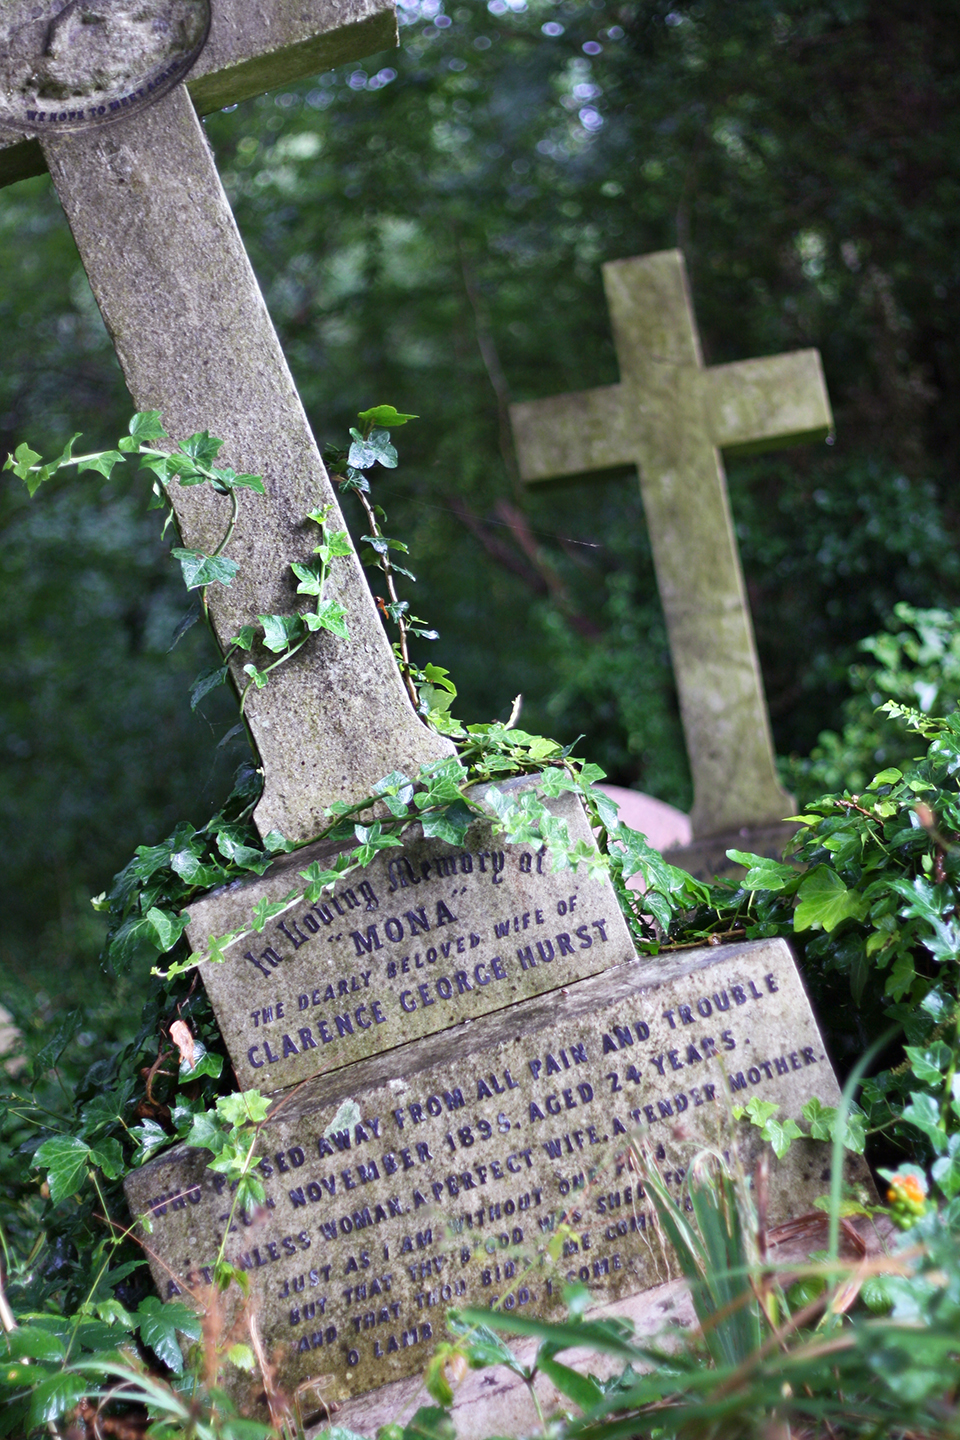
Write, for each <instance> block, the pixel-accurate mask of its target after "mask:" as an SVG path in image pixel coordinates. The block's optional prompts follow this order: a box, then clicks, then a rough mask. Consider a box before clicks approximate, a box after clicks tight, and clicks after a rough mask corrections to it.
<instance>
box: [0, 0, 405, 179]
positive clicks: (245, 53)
mask: <svg viewBox="0 0 960 1440" xmlns="http://www.w3.org/2000/svg"><path fill="white" fill-rule="evenodd" d="M396 44H397V21H396V10H395V7H394V5H393V3H392V0H313V3H304V0H258V3H257V4H256V5H251V4H249V3H248V0H216V3H215V4H213V6H212V16H211V24H210V34H209V37H208V39H207V42H206V44H205V46H204V48H203V51H202V52H201V54H200V57H199V59H198V60H197V62H196V63H195V65H194V67H193V69H192V70H191V72H190V75H189V78H188V84H187V89H188V91H189V94H190V98H191V100H192V101H193V104H194V106H195V107H196V110H197V112H198V113H199V114H200V115H208V114H209V113H210V112H211V111H213V110H219V109H221V108H222V107H223V106H225V105H235V104H237V103H238V102H239V101H241V100H246V99H249V98H250V97H251V96H252V95H259V94H262V93H263V92H264V91H265V90H271V89H274V88H275V87H276V86H278V85H284V84H292V83H294V82H295V81H297V80H300V79H303V78H304V77H305V76H308V75H318V74H319V73H320V72H321V71H322V70H329V69H330V68H331V67H332V66H334V65H342V64H344V63H345V62H346V61H348V60H359V59H360V58H361V57H362V56H364V55H372V54H375V53H376V52H377V51H378V50H387V49H392V48H393V47H394V46H395V45H396ZM45 168H46V162H45V160H44V158H43V152H42V150H41V148H40V145H39V144H38V142H37V141H36V140H34V139H31V138H29V137H28V136H27V135H26V134H24V135H18V134H11V133H10V132H0V186H2V185H9V184H11V183H13V182H14V181H16V180H23V179H26V178H27V177H28V176H30V175H42V174H43V172H44V170H45Z"/></svg>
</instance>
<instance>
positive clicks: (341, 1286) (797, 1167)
mask: <svg viewBox="0 0 960 1440" xmlns="http://www.w3.org/2000/svg"><path fill="white" fill-rule="evenodd" d="M724 1075H726V1076H728V1077H729V1083H730V1086H731V1089H732V1090H733V1092H734V1098H735V1099H736V1100H738V1101H742V1100H746V1099H747V1098H748V1097H749V1096H750V1095H753V1094H756V1095H759V1096H761V1097H762V1098H763V1099H766V1100H773V1101H776V1102H777V1103H779V1104H780V1105H781V1106H782V1107H783V1114H784V1115H790V1116H795V1117H798V1116H799V1114H800V1110H801V1107H802V1106H803V1104H804V1103H805V1102H806V1101H807V1100H808V1099H810V1098H811V1097H813V1096H819V1097H820V1099H821V1100H822V1101H823V1102H824V1103H826V1104H836V1103H837V1101H838V1090H837V1086H836V1081H835V1079H834V1076H833V1073H832V1071H831V1069H830V1065H829V1062H828V1060H827V1058H826V1056H825V1054H824V1050H823V1045H822V1042H821V1040H820V1036H819V1034H818V1031H817V1027H816V1024H815V1022H814V1019H813V1015H812V1013H811V1011H810V1007H809V1004H808V1002H807V1000H806V997H805V995H804V993H803V989H802V987H801V984H800V981H799V979H798V976H797V972H796V967H795V965H794V962H793V960H792V957H791V955H790V952H789V949H788V947H787V946H786V944H785V942H783V941H781V940H773V941H760V942H756V943H754V944H749V945H739V946H730V947H726V948H716V947H714V948H706V949H703V950H700V951H696V952H692V953H690V952H688V953H686V954H684V955H682V956H680V957H670V958H660V959H659V960H657V961H652V962H641V961H637V962H636V963H634V964H631V965H624V966H619V967H617V968H616V969H615V970H612V971H609V972H607V973H606V974H604V975H599V976H595V977H593V978H590V979H586V980H581V981H579V982H578V983H576V984H574V985H571V986H569V987H568V988H567V989H566V990H565V991H561V992H553V993H551V994H549V995H544V996H540V997H538V998H536V999H532V1000H528V1001H526V1002H524V1003H523V1004H521V1005H519V1006H516V1007H513V1008H512V1009H511V1010H509V1011H500V1012H498V1013H497V1014H493V1015H486V1016H483V1017H482V1018H480V1019H478V1020H475V1021H472V1022H468V1023H467V1024H465V1025H464V1026H462V1027H460V1028H459V1029H457V1030H454V1031H447V1032H445V1033H444V1034H441V1035H435V1036H431V1037H429V1038H427V1039H423V1040H420V1041H418V1042H416V1043H415V1044H413V1045H408V1046H406V1047H405V1048H404V1049H403V1050H399V1051H393V1052H391V1053H387V1054H382V1055H378V1056H376V1057H374V1058H371V1059H368V1060H364V1061H360V1062H358V1063H357V1064H355V1065H351V1066H350V1067H348V1068H347V1069H345V1070H340V1071H338V1072H336V1073H335V1074H332V1075H326V1076H323V1077H321V1078H319V1079H316V1080H312V1081H310V1082H308V1083H307V1084H306V1085H303V1086H301V1087H298V1088H297V1089H296V1090H295V1091H293V1092H288V1093H287V1094H285V1095H284V1096H283V1097H282V1098H281V1099H280V1100H279V1101H278V1103H277V1105H276V1106H275V1108H274V1112H273V1115H272V1118H271V1119H270V1120H269V1121H268V1122H267V1123H266V1125H265V1127H264V1129H263V1131H262V1133H261V1139H260V1149H261V1153H262V1155H263V1159H262V1160H261V1162H260V1169H261V1174H262V1175H263V1177H264V1183H265V1186H266V1189H267V1206H266V1208H265V1209H263V1210H262V1211H261V1212H259V1213H258V1214H256V1215H250V1216H246V1217H243V1216H238V1217H235V1228H233V1229H231V1230H230V1232H229V1233H228V1234H227V1238H226V1245H225V1254H226V1256H227V1258H228V1259H230V1260H232V1261H233V1262H234V1263H236V1264H240V1265H242V1266H243V1267H244V1268H245V1269H246V1270H247V1271H248V1273H249V1276H250V1282H251V1289H252V1293H253V1295H254V1297H255V1304H256V1306H257V1310H258V1323H259V1327H260V1331H261V1333H262V1335H263V1337H264V1340H265V1343H266V1346H267V1349H268V1352H269V1353H270V1354H271V1355H272V1356H274V1357H275V1358H276V1361H277V1363H278V1365H279V1372H278V1373H279V1379H280V1382H281V1384H283V1385H284V1386H286V1387H287V1388H288V1389H293V1388H295V1387H296V1386H297V1385H299V1384H300V1383H302V1382H303V1381H305V1380H307V1379H309V1378H311V1377H321V1378H322V1381H323V1394H324V1396H325V1397H326V1398H327V1399H328V1400H342V1399H346V1398H348V1397H349V1396H352V1395H357V1394H361V1393H363V1392H364V1391H367V1390H370V1389H373V1388H374V1387H376V1386H378V1385H382V1384H384V1383H385V1382H387V1381H390V1380H395V1379H398V1378H400V1377H402V1376H403V1375H405V1374H410V1373H412V1372H413V1371H415V1370H418V1369H420V1368H421V1367H422V1366H423V1363H424V1361H425V1359H426V1358H427V1355H428V1354H429V1352H430V1350H431V1348H432V1346H433V1344H434V1342H435V1341H436V1340H437V1339H438V1338H439V1337H440V1336H441V1335H442V1333H443V1317H444V1312H445V1309H446V1307H447V1306H448V1304H450V1303H460V1304H466V1303H470V1304H492V1303H493V1302H494V1301H495V1300H496V1299H498V1298H499V1300H500V1303H501V1305H502V1306H503V1307H504V1308H505V1309H508V1310H510V1309H515V1308H524V1307H529V1309H530V1311H531V1312H533V1311H536V1312H537V1313H540V1314H544V1313H551V1312H552V1311H554V1310H556V1309H558V1308H559V1307H560V1303H561V1299H560V1294H559V1291H560V1286H561V1283H562V1282H563V1281H564V1280H565V1279H567V1278H569V1279H582V1280H584V1281H585V1282H586V1283H588V1284H589V1285H590V1286H591V1287H592V1288H593V1289H594V1291H595V1292H596V1294H597V1295H598V1297H599V1298H607V1299H617V1298H619V1297H622V1296H624V1295H627V1294H630V1293H632V1292H635V1291H639V1290H642V1289H645V1288H647V1287H649V1286H652V1285H654V1284H657V1283H659V1282H661V1281H663V1280H665V1279H667V1278H669V1277H670V1275H671V1274H676V1269H675V1268H673V1269H672V1268H671V1261H670V1257H669V1256H668V1254H667V1253H666V1251H665V1249H664V1247H663V1245H662V1243H661V1239H660V1236H659V1233H658V1231H657V1229H656V1227H655V1226H654V1224H653V1220H652V1211H651V1205H650V1201H649V1199H648V1198H647V1197H646V1195H645V1194H644V1193H643V1191H642V1189H638V1185H637V1179H636V1174H635V1172H633V1171H632V1170H631V1169H630V1168H628V1166H627V1163H626V1159H625V1152H626V1150H627V1147H628V1144H629V1142H630V1139H631V1135H633V1136H634V1137H635V1139H636V1141H637V1143H642V1144H644V1145H646V1146H647V1147H648V1150H649V1151H650V1152H651V1153H653V1154H654V1155H655V1156H656V1157H657V1160H658V1163H659V1166H660V1170H661V1173H662V1176H663V1178H664V1180H665V1182H666V1183H667V1184H668V1185H669V1186H671V1187H672V1188H674V1190H675V1191H676V1190H677V1189H678V1187H679V1186H680V1185H681V1183H682V1179H683V1175H684V1173H685V1170H686V1168H687V1166H688V1165H689V1163H690V1160H691V1158H692V1156H693V1155H694V1154H695V1153H696V1152H697V1150H698V1149H700V1148H701V1147H702V1146H704V1145H707V1144H709V1145H714V1146H715V1145H717V1144H718V1143H719V1144H720V1146H721V1148H724V1147H725V1146H727V1145H728V1144H729V1143H731V1142H730V1140H729V1138H728V1136H727V1132H726V1121H725V1115H726V1113H727V1112H726V1106H725V1103H724V1102H723V1100H722V1098H721V1097H722V1096H723V1094H724ZM757 1134H758V1132H757V1131H756V1130H754V1129H752V1128H750V1129H744V1130H743V1131H742V1132H741V1134H740V1138H739V1146H740V1153H741V1158H742V1160H743V1162H744V1164H745V1165H746V1166H747V1167H748V1168H749V1166H750V1165H751V1163H752V1157H753V1154H754V1151H755V1147H756V1146H757V1144H758V1141H757V1139H756V1137H757ZM828 1167H829V1151H828V1148H827V1147H826V1146H825V1145H822V1144H817V1143H814V1142H810V1141H803V1142H798V1143H796V1144H795V1145H794V1146H793V1147H792V1148H791V1150H790V1151H789V1153H788V1155H787V1157H786V1158H785V1160H784V1161H783V1162H782V1163H781V1164H779V1165H777V1164H776V1163H775V1162H774V1164H773V1171H772V1175H771V1184H770V1215H771V1217H772V1218H773V1219H776V1218H777V1217H782V1216H785V1215H787V1214H796V1213H798V1212H802V1211H805V1210H809V1209H810V1208H811V1206H812V1203H813V1201H814V1200H815V1199H816V1197H817V1196H818V1195H820V1194H822V1193H823V1192H824V1190H825V1188H826V1186H827V1184H828V1180H829V1170H828ZM850 1176H851V1177H852V1178H857V1179H862V1178H864V1176H865V1171H864V1169H863V1167H862V1166H861V1165H860V1164H859V1162H852V1161H851V1162H850ZM126 1191H127V1198H128V1200H129V1203H130V1207H131V1210H132V1212H133V1214H134V1215H143V1214H148V1215H149V1216H150V1217H151V1225H152V1232H151V1234H150V1237H149V1240H148V1242H147V1243H148V1246H149V1251H148V1253H150V1255H151V1266H152V1269H153V1274H154V1278H155V1280H156V1283H157V1285H158V1287H159V1289H160V1292H161V1294H162V1295H163V1296H165V1297H168V1298H169V1297H170V1296H172V1295H175V1294H177V1293H178V1292H187V1291H189V1290H190V1288H191V1287H194V1286H202V1285H203V1284H204V1282H205V1280H207V1279H208V1278H209V1274H210V1270H209V1267H210V1265H211V1264H212V1262H213V1261H214V1259H215V1257H216V1255H217V1252H218V1248H219V1246H220V1243H221V1239H222V1236H223V1232H224V1229H225V1227H226V1224H227V1216H228V1212H229V1209H230V1197H229V1193H227V1192H226V1191H225V1185H224V1182H223V1180H222V1177H219V1176H216V1175H214V1174H213V1173H212V1172H211V1171H209V1170H207V1169H206V1168H205V1166H204V1157H203V1155H202V1154H198V1153H197V1152H196V1151H193V1152H191V1151H189V1150H187V1149H186V1148H185V1147H179V1148H178V1149H177V1150H175V1151H173V1152H171V1153H170V1155H169V1156H166V1157H163V1158H161V1159H159V1160H157V1161H154V1162H151V1163H150V1164H149V1165H147V1166H145V1167H144V1168H143V1169H142V1170H140V1171H135V1172H134V1173H133V1174H132V1175H131V1176H130V1177H129V1178H128V1180H127V1182H126ZM561 1223H563V1224H565V1225H567V1226H568V1227H569V1230H567V1231H565V1232H564V1235H565V1237H566V1242H567V1243H566V1244H565V1246H564V1254H563V1257H562V1258H561V1259H560V1260H559V1261H558V1262H551V1261H549V1260H548V1258H547V1257H546V1253H545V1246H546V1243H547V1241H548V1240H549V1238H550V1237H551V1235H552V1234H553V1233H554V1232H555V1230H556V1228H557V1226H558V1225H560V1224H561ZM239 1384H240V1382H238V1386H239ZM241 1388H242V1387H241Z"/></svg>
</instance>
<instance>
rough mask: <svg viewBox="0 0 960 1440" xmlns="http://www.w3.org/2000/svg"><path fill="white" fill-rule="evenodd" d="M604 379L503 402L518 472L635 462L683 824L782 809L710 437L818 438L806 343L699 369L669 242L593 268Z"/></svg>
mask: <svg viewBox="0 0 960 1440" xmlns="http://www.w3.org/2000/svg"><path fill="white" fill-rule="evenodd" d="M603 281H604V287H605V289H606V294H607V303H608V305H609V307H610V317H611V321H612V325H613V334H614V341H615V344H616V349H617V357H618V360H619V362H620V373H621V376H622V379H621V382H620V384H619V385H610V386H607V387H605V388H604V389H599V390H586V391H581V392H580V393H578V394H574V395H557V396H554V397H552V398H551V399H548V400H537V401H533V402H531V403H529V404H524V405H514V406H512V407H511V411H510V413H511V418H512V421H513V430H514V436H515V439H516V444H517V452H518V457H519V462H520V473H521V475H522V476H523V479H524V480H525V481H527V482H528V483H530V484H534V483H537V482H540V481H546V480H552V479H555V478H558V477H560V476H569V475H578V474H581V473H583V472H586V471H593V470H604V469H609V468H610V467H612V466H619V465H625V464H631V463H632V464H635V465H636V466H637V469H638V470H639V472H640V488H641V491H642V494H643V503H644V509H645V511H646V517H647V524H648V526H649V528H650V540H651V545H652V548H653V559H654V565H655V567H656V573H657V584H658V586H659V590H660V598H661V600H662V602H663V608H664V611H665V614H666V620H667V630H668V634H669V638H670V649H671V654H672V657H673V667H674V674H675V676H676V681H677V689H678V691H679V695H680V709H681V714H682V718H683V727H684V733H685V735H686V741H687V752H688V755H689V758H690V768H691V770H692V772H693V785H694V805H693V813H692V815H691V822H692V827H693V834H694V837H695V838H697V837H708V836H714V835H722V834H724V833H731V832H736V831H739V830H741V829H743V828H745V827H751V828H753V827H758V828H759V827H764V826H768V825H770V824H771V823H774V822H776V821H779V820H782V819H783V817H784V816H786V815H788V814H789V813H790V808H791V806H792V803H793V802H792V800H791V798H790V796H789V795H787V793H786V792H785V791H784V790H783V788H782V787H781V785H780V783H779V781H778V779H777V772H776V767H775V764H774V756H773V746H772V742H771V737H770V724H769V720H768V717H767V707H766V701H765V699H764V694H763V683H762V680H761V677H760V669H759V665H758V663H757V654H756V647H755V643H754V637H753V627H752V625H751V621H750V612H749V610H748V607H747V601H746V594H745V591H744V584H743V574H742V571H741V568H740V559H739V555H738V553H737V546H736V541H735V538H734V532H733V525H732V522H731V518H730V505H729V501H728V498H727V487H726V477H725V475H724V471H723V464H722V462H721V459H720V453H719V452H720V451H721V450H724V451H726V453H727V454H740V455H743V454H749V453H751V452H754V451H759V450H764V449H772V448H775V447H778V446H784V445H792V444H796V443H797V442H799V441H802V440H822V439H823V438H824V437H825V436H826V435H827V434H828V432H829V430H830V428H831V424H832V420H831V414H830V402H829V399H828V397H827V392H826V386H825V383H824V379H823V371H822V369H821V365H820V356H819V354H818V352H817V351H816V350H800V351H796V352H795V353H793V354H789V355H773V356H769V357H766V358H764V359H760V360H743V361H738V362H737V363H736V364H732V365H715V366H711V367H710V368H708V369H705V368H704V365H703V358H702V355H701V352H700V341H699V337H698V334H697V327H696V322H695V319H694V315H693V307H692V305H691V302H690V294H689V290H688V286H687V278H686V271H685V267H684V263H683V256H682V255H681V254H680V252H679V251H678V250H666V251H662V252H660V253H658V254H655V255H644V256H642V257H639V258H637V259H632V260H617V261H613V262H611V263H609V264H606V265H604V267H603Z"/></svg>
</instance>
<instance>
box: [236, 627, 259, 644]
mask: <svg viewBox="0 0 960 1440" xmlns="http://www.w3.org/2000/svg"><path fill="white" fill-rule="evenodd" d="M256 638H257V627H256V626H255V625H241V627H240V629H239V630H238V631H237V633H236V635H234V636H233V638H232V640H231V641H230V644H231V645H239V647H240V649H241V650H252V649H253V645H254V641H255V640H256Z"/></svg>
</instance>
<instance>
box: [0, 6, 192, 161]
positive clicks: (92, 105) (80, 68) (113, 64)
mask: <svg viewBox="0 0 960 1440" xmlns="http://www.w3.org/2000/svg"><path fill="white" fill-rule="evenodd" d="M209 25H210V3H209V0H139V3H137V4H131V3H130V0H46V3H38V0H23V3H20V4H14V5H8V6H4V13H3V15H2V17H0V125H6V126H10V127H13V128H15V129H17V130H19V131H26V132H28V133H37V134H39V133H42V132H44V131H48V130H78V129H83V128H85V127H87V126H90V125H97V124H103V123H104V122H106V121H111V120H114V119H117V118H118V117H120V116H122V115H124V114H126V113H128V112H129V111H131V110H137V109H140V108H142V107H143V106H144V105H146V104H149V103H150V102H152V101H153V100H155V99H157V98H158V97H159V96H160V95H163V94H164V93H165V92H166V91H167V90H169V89H170V88H171V87H172V86H174V85H176V84H177V83H178V82H179V81H180V80H181V79H183V77H184V76H185V75H186V74H187V71H188V70H189V69H190V67H191V66H192V65H193V63H194V62H195V60H196V59H197V56H198V55H199V54H200V52H201V50H202V49H203V45H204V42H205V40H206V38H207V32H208V29H209Z"/></svg>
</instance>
